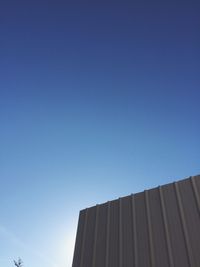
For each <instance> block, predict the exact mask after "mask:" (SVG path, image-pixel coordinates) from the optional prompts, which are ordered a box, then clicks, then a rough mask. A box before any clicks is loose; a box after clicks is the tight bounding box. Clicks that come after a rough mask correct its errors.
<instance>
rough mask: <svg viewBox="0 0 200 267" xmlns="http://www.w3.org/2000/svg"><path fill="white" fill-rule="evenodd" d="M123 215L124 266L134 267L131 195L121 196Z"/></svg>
mask: <svg viewBox="0 0 200 267" xmlns="http://www.w3.org/2000/svg"><path fill="white" fill-rule="evenodd" d="M121 203H122V204H121V207H122V211H121V215H122V243H121V245H122V266H126V267H133V265H134V264H133V256H134V255H133V253H134V250H133V247H134V246H133V224H132V209H131V197H130V196H128V197H124V198H121Z"/></svg>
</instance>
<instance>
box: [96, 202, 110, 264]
mask: <svg viewBox="0 0 200 267" xmlns="http://www.w3.org/2000/svg"><path fill="white" fill-rule="evenodd" d="M107 207H108V205H107V204H103V205H99V216H98V229H97V241H96V261H95V267H102V266H105V259H106V226H107Z"/></svg>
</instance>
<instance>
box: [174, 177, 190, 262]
mask: <svg viewBox="0 0 200 267" xmlns="http://www.w3.org/2000/svg"><path fill="white" fill-rule="evenodd" d="M174 187H175V192H176V197H177V202H178V208H179V213H180V218H181V224H182V227H183V235H184V239H185V245H186V250H187V256H188V261H189V265H190V266H191V267H194V266H195V264H194V260H193V255H192V247H191V245H190V239H189V234H188V231H187V225H186V220H185V215H184V209H183V203H182V200H181V194H180V191H179V186H178V183H177V182H174Z"/></svg>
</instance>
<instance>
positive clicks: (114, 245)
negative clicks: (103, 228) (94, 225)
mask: <svg viewBox="0 0 200 267" xmlns="http://www.w3.org/2000/svg"><path fill="white" fill-rule="evenodd" d="M109 232H110V236H109V262H108V266H109V267H119V200H114V201H111V202H110V229H109Z"/></svg>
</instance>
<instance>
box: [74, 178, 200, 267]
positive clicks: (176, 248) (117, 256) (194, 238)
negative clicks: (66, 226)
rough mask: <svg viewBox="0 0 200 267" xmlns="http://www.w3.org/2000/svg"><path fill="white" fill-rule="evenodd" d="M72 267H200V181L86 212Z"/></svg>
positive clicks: (178, 184) (173, 186) (144, 194)
mask: <svg viewBox="0 0 200 267" xmlns="http://www.w3.org/2000/svg"><path fill="white" fill-rule="evenodd" d="M72 266H73V267H199V266H200V176H195V177H191V178H189V179H185V180H182V181H179V182H176V183H172V184H168V185H164V186H161V187H158V188H154V189H151V190H147V191H144V192H142V193H137V194H134V195H131V196H127V197H123V198H120V199H117V200H114V201H109V202H107V203H104V204H101V205H97V206H95V207H91V208H89V209H85V210H82V211H81V212H80V215H79V223H78V230H77V238H76V245H75V251H74V259H73V265H72Z"/></svg>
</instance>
